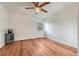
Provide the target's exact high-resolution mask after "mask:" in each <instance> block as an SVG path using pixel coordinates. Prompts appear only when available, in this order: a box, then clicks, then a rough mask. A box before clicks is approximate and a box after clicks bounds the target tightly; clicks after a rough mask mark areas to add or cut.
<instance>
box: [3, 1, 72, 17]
mask: <svg viewBox="0 0 79 59" xmlns="http://www.w3.org/2000/svg"><path fill="white" fill-rule="evenodd" d="M41 3H42V2H41ZM2 4H3V5H4V6H5V7H6V8H7V10H8V11H10V12H18V13H25V14H27V15H32V16H36V17H40V18H48V17H50V16H51V15H53V14H55V13H57V12H58V11H60V10H62V9H63V8H64V7H65V6H66V5H68V4H70V3H68V2H51V3H50V4H48V5H46V6H44V7H43V8H44V9H45V10H47V11H48V13H44V12H40V13H38V14H35V10H26V9H25V7H32V6H33V4H32V3H31V2H3V3H2Z"/></svg>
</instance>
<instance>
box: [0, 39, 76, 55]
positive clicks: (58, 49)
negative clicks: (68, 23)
mask: <svg viewBox="0 0 79 59" xmlns="http://www.w3.org/2000/svg"><path fill="white" fill-rule="evenodd" d="M76 54H77V50H76V49H75V48H73V47H70V46H67V45H64V44H61V43H58V42H55V41H53V40H49V39H30V40H22V41H16V42H14V43H12V44H9V45H5V46H4V47H3V48H1V49H0V56H75V55H76Z"/></svg>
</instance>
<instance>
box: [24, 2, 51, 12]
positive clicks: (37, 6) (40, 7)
mask: <svg viewBox="0 0 79 59" xmlns="http://www.w3.org/2000/svg"><path fill="white" fill-rule="evenodd" d="M49 3H50V2H44V3H42V4H39V2H32V4H33V5H34V7H27V8H25V9H35V11H36V13H38V12H40V11H43V12H45V13H47V10H44V9H43V8H42V7H44V6H46V5H47V4H49Z"/></svg>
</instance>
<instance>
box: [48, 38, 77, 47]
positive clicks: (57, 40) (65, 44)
mask: <svg viewBox="0 0 79 59" xmlns="http://www.w3.org/2000/svg"><path fill="white" fill-rule="evenodd" d="M48 39H51V38H48ZM54 39H55V38H54ZM54 39H51V40H54ZM54 41H56V42H59V43H62V44H65V45H68V46H71V47H73V48H77V47H74V46H73V45H71V44H68V43H64V42H63V41H59V40H54Z"/></svg>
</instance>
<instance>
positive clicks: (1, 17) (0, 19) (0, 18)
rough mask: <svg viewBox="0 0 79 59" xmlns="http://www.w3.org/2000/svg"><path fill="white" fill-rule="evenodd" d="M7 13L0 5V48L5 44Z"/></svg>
mask: <svg viewBox="0 0 79 59" xmlns="http://www.w3.org/2000/svg"><path fill="white" fill-rule="evenodd" d="M7 22H8V13H7V11H6V9H5V7H4V6H3V5H2V4H0V48H1V47H2V46H3V45H4V44H5V40H4V37H5V36H4V35H5V34H4V33H5V31H6V29H7Z"/></svg>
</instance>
